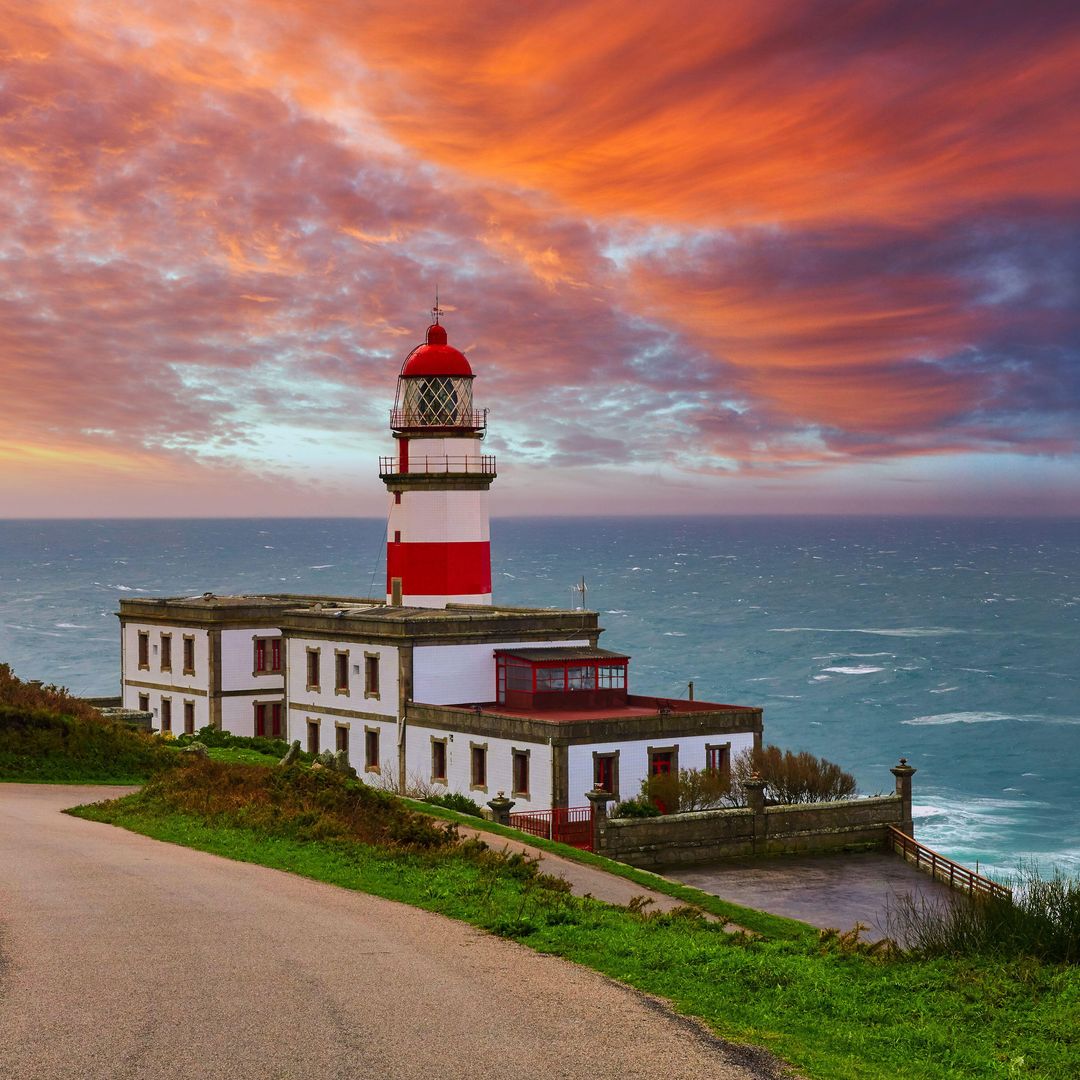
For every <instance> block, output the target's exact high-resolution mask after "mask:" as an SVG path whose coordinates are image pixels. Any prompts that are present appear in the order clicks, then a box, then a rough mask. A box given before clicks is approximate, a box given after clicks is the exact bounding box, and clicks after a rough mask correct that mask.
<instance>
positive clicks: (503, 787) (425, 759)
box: [405, 726, 591, 812]
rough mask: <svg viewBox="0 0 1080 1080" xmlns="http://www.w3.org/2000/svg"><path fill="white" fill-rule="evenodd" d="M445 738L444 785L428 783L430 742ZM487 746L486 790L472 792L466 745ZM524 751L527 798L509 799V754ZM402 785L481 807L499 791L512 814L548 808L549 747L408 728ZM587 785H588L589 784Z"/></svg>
mask: <svg viewBox="0 0 1080 1080" xmlns="http://www.w3.org/2000/svg"><path fill="white" fill-rule="evenodd" d="M432 737H434V738H437V739H446V784H445V785H443V784H432V782H431V739H432ZM472 743H486V744H487V750H488V754H487V791H486V792H485V791H477V790H473V789H472V788H471V786H470V782H471V780H472V757H471V754H470V744H472ZM513 750H528V751H530V753H529V795H528V797H527V798H526V797H525V796H523V795H514V796H511V790H512V787H513V772H512V764H511V752H512V751H513ZM405 751H406V759H405V760H406V764H405V773H406V783H408V784H412V783H414V782H418V783H420V784H422V785H425V786H431V787H434V788H435V789H436V790H442V791H452V792H457V793H459V794H461V795H466V796H468V797H469V798H470V799H473V800H474V801H475V802H478V803H479V804H480V805H481V806H483V805H484V804H485V803H486V802H487V801H488V800H489V799H493V798H494V797H495V795H496V794H497V793H498V792H499V791H505V792H506V795H507V797H512V798H513V799H514V802H515V804H516V805H515V807H514V810H515V812H517V811H521V810H546V809H549V808H550V807H551V747H550V746H549V745H548V744H547V743H535V742H524V741H517V742H515V741H512V740H509V739H494V738H491V737H490V736H479V735H470V734H468V732H461V731H439V730H437V729H434V728H427V727H413V726H410V727H409V728H407V729H406V732H405ZM590 786H591V785H590Z"/></svg>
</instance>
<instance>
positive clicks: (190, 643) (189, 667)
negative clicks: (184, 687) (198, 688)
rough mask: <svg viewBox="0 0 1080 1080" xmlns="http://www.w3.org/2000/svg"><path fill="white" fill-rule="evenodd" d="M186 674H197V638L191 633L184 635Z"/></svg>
mask: <svg viewBox="0 0 1080 1080" xmlns="http://www.w3.org/2000/svg"><path fill="white" fill-rule="evenodd" d="M184 674H185V675H194V674H195V638H194V637H192V636H191V635H190V634H185V635H184Z"/></svg>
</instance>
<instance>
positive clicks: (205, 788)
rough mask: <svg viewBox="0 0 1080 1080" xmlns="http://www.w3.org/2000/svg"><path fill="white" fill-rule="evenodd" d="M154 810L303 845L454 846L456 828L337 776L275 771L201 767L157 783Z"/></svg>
mask: <svg viewBox="0 0 1080 1080" xmlns="http://www.w3.org/2000/svg"><path fill="white" fill-rule="evenodd" d="M143 797H144V799H145V803H146V805H147V806H148V807H156V808H158V809H160V810H165V811H175V812H179V813H185V814H193V815H195V816H197V817H199V818H202V819H204V820H206V821H210V822H213V823H215V824H222V825H232V826H239V827H242V828H250V829H255V830H257V831H259V832H262V833H265V834H266V835H272V836H275V835H276V836H287V837H290V838H292V839H297V840H358V841H361V842H363V843H367V844H379V845H382V846H386V847H396V848H402V849H408V850H433V849H438V848H442V847H445V846H446V845H448V844H451V843H453V842H454V841H455V840H456V838H457V832H456V827H455V826H454V825H452V824H450V823H448V822H440V821H436V820H435V819H433V818H428V817H425V816H424V815H423V814H418V813H415V812H414V811H412V810H409V809H408V808H407V807H406V806H405V805H404V804H403V803H402V802H401V801H400V800H399V799H396V798H394V797H393V796H392V795H388V794H386V793H384V792H381V791H377V790H376V789H375V788H373V787H370V786H369V785H367V784H363V783H359V782H356V781H351V780H347V779H346V778H344V777H343V776H341V775H340V774H339V773H336V772H334V771H332V770H330V769H300V768H296V767H290V768H285V769H267V768H264V767H262V766H259V765H235V764H234V765H226V764H223V763H221V762H216V761H213V760H200V761H197V762H195V763H193V764H192V765H191V767H190V768H187V769H183V770H176V771H175V772H174V773H172V774H163V775H161V776H158V777H155V778H154V780H152V781H151V782H150V783H149V784H147V786H146V787H145V788H144V790H143Z"/></svg>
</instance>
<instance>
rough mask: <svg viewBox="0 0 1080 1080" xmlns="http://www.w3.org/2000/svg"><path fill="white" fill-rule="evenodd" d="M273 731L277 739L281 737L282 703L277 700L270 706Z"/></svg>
mask: <svg viewBox="0 0 1080 1080" xmlns="http://www.w3.org/2000/svg"><path fill="white" fill-rule="evenodd" d="M270 716H271V732H272V734H273V736H274V738H275V739H280V738H281V705H280V704H279V703H277V702H275V703H274V704H273V705H271V706H270Z"/></svg>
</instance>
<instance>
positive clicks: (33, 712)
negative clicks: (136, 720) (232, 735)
mask: <svg viewBox="0 0 1080 1080" xmlns="http://www.w3.org/2000/svg"><path fill="white" fill-rule="evenodd" d="M178 760H179V759H178V756H177V754H176V753H175V752H173V751H170V750H168V749H166V748H165V747H164V746H162V745H161V744H160V743H159V742H158V740H156V739H154V738H153V737H152V736H150V735H147V734H145V733H143V732H138V731H133V730H132V729H130V728H128V727H125V726H124V725H122V724H115V723H110V722H108V721H106V720H104V719H102V717H101V715H100V714H99V713H98V712H97V710H96V709H93V708H91V707H90V706H89V705H87V704H85V703H84V702H82V701H79V700H78V699H76V698H74V697H72V696H71V695H70V694H69V693H68V692H67V691H66V690H64V689H63V688H61V687H56V686H41V685H40V684H37V683H27V682H23V681H22V680H21V679H19V678H17V677H16V676H15V674H14V673H13V672H12V670H11V668H10V667H9V666H8V665H7V664H0V780H9V781H11V780H19V781H24V782H35V783H132V782H139V781H141V780H144V779H145V778H146V777H148V776H150V775H152V774H153V773H154V772H156V771H157V770H159V769H162V768H167V767H169V766H173V765H175V764H177V762H178Z"/></svg>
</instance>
